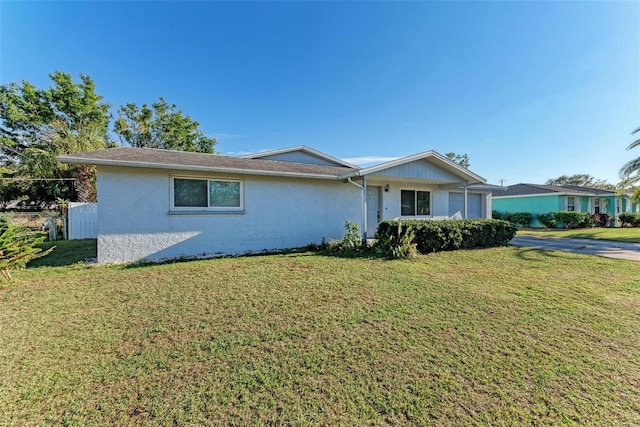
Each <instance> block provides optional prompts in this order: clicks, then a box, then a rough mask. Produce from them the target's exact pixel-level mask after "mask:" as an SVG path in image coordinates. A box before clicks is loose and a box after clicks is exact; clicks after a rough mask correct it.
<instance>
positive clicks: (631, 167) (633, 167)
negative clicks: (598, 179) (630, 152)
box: [618, 157, 640, 179]
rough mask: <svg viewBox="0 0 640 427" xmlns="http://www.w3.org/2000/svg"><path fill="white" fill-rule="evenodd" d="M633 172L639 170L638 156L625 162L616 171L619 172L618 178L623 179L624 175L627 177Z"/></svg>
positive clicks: (639, 159)
mask: <svg viewBox="0 0 640 427" xmlns="http://www.w3.org/2000/svg"><path fill="white" fill-rule="evenodd" d="M634 172H640V157H638V158H636V159H633V160H630V161H628V162H627V163H625V164H624V165H623V166H622V167H621V168H620V171H619V172H618V173H619V174H620V178H622V179H625V177H629V176H630V175H632V174H633V173H634Z"/></svg>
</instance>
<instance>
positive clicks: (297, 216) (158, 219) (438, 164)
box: [58, 146, 499, 263]
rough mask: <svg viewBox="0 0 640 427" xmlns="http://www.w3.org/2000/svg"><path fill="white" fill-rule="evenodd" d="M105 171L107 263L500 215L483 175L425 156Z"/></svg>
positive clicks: (276, 156) (174, 163) (128, 152)
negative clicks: (399, 222) (347, 228)
mask: <svg viewBox="0 0 640 427" xmlns="http://www.w3.org/2000/svg"><path fill="white" fill-rule="evenodd" d="M58 160H59V161H61V162H64V163H72V164H87V165H96V167H97V168H96V170H97V190H98V262H101V263H104V262H123V261H135V260H140V259H145V260H162V259H170V258H178V257H197V256H202V257H207V256H215V255H216V254H239V253H250V252H260V251H263V250H275V249H284V248H292V247H301V246H305V245H307V244H310V243H316V244H317V243H320V242H321V240H322V239H323V238H324V239H326V240H327V241H329V240H332V239H339V238H341V237H342V236H343V234H344V225H345V222H346V221H348V220H351V221H354V222H356V223H357V224H358V225H359V226H360V229H361V232H362V237H363V238H364V239H366V238H367V237H369V238H372V237H374V235H375V233H376V230H377V227H378V224H379V223H380V222H381V221H383V220H386V219H394V218H407V219H409V218H411V219H414V218H421V219H444V218H490V217H491V190H492V189H495V188H499V187H496V186H492V185H488V184H487V183H486V181H485V179H484V178H482V177H480V176H479V175H476V174H475V173H473V172H471V171H470V170H467V169H465V168H463V167H461V166H459V165H458V164H456V163H454V162H452V161H450V160H449V159H447V158H446V157H444V156H442V155H440V154H438V153H436V152H434V151H426V152H423V153H419V154H415V155H412V156H408V157H404V158H401V159H397V160H393V161H390V162H386V163H382V164H379V165H376V166H371V167H367V168H358V167H357V166H354V165H352V164H349V163H347V162H345V161H342V160H340V159H337V158H335V157H332V156H329V155H327V154H324V153H321V152H319V151H317V150H314V149H311V148H309V147H305V146H298V147H292V148H286V149H282V150H274V151H269V152H261V153H257V154H254V155H249V156H243V157H231V156H222V155H213V154H201V153H188V152H178V151H169V150H158V149H150V148H125V147H117V148H109V149H105V150H97V151H90V152H84V153H74V154H68V155H64V156H60V157H58Z"/></svg>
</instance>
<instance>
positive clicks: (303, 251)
mask: <svg viewBox="0 0 640 427" xmlns="http://www.w3.org/2000/svg"><path fill="white" fill-rule="evenodd" d="M318 254H319V252H318V250H316V249H313V248H309V247H307V246H305V247H301V248H291V249H283V250H280V251H267V250H265V251H262V252H251V253H245V254H236V255H233V254H232V255H223V254H220V255H212V256H185V257H178V258H168V259H162V260H158V261H152V260H139V261H136V262H131V263H128V264H123V265H122V268H125V269H131V268H134V269H135V268H145V267H152V266H156V265H165V264H181V263H185V262H193V261H206V260H212V259H222V258H249V257H262V256H270V255H296V256H313V255H318Z"/></svg>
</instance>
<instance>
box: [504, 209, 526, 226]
mask: <svg viewBox="0 0 640 427" xmlns="http://www.w3.org/2000/svg"><path fill="white" fill-rule="evenodd" d="M499 219H504V220H505V221H509V222H511V223H513V224H515V225H520V226H522V227H528V226H529V225H530V224H531V220H532V219H533V215H531V214H530V213H529V212H506V213H505V214H504V215H503V216H502V218H499Z"/></svg>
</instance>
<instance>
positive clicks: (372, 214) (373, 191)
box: [367, 187, 380, 239]
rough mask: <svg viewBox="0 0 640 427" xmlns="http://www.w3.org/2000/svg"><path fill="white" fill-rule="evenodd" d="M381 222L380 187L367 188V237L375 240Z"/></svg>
mask: <svg viewBox="0 0 640 427" xmlns="http://www.w3.org/2000/svg"><path fill="white" fill-rule="evenodd" d="M379 222H380V187H367V237H368V238H369V239H371V238H373V236H375V235H376V232H377V231H378V223H379Z"/></svg>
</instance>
